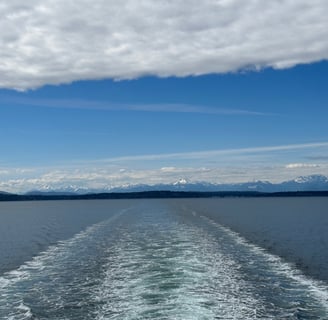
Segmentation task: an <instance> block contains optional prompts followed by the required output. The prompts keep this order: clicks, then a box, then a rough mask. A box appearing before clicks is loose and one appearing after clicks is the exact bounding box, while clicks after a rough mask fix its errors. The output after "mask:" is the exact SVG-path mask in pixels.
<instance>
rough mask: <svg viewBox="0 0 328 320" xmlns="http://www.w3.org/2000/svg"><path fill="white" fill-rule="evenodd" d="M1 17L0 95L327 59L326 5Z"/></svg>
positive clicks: (214, 5) (147, 5) (63, 8)
mask: <svg viewBox="0 0 328 320" xmlns="http://www.w3.org/2000/svg"><path fill="white" fill-rule="evenodd" d="M0 15H1V17H2V19H1V21H0V30H5V32H1V35H0V58H1V64H0V87H2V88H14V89H18V90H25V89H29V88H36V87H40V86H43V85H45V84H60V83H70V82H72V81H76V80H81V79H103V78H113V79H132V78H138V77H142V76H145V75H155V76H159V77H167V76H178V77H184V76H188V75H201V74H209V73H226V72H235V71H238V70H245V69H246V70H249V69H251V70H259V69H261V68H266V67H273V68H288V67H291V66H294V65H296V64H300V63H309V62H313V61H320V60H323V59H327V58H328V37H327V35H326V30H327V29H328V19H327V15H328V2H327V1H326V0H312V1H308V0H298V1H295V0H284V1H258V0H248V1H245V0H234V1H212V0H203V1H201V2H199V1H195V0H191V1H188V2H187V3H186V2H181V1H165V2H158V1H151V0H144V1H138V0H127V1H124V3H123V2H121V1H115V0H108V1H103V0H93V1H92V5H91V4H90V1H88V0H57V1H52V0H30V1H25V0H15V1H3V2H2V4H1V6H0ZM13 53H14V54H13Z"/></svg>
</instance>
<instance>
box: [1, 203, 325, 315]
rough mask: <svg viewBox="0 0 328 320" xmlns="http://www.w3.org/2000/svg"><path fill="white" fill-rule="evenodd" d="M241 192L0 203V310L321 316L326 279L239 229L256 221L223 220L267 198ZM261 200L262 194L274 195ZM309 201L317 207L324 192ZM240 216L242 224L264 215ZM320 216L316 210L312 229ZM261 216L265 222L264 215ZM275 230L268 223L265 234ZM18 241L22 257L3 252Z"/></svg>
mask: <svg viewBox="0 0 328 320" xmlns="http://www.w3.org/2000/svg"><path fill="white" fill-rule="evenodd" d="M248 200H249V201H250V202H247V201H245V199H207V200H205V199H197V200H196V199H191V200H182V199H181V200H131V201H126V200H124V201H111V200H105V201H67V202H65V201H63V202H60V201H58V202H34V203H32V202H31V203H12V204H9V203H0V225H1V228H2V231H5V230H6V231H5V232H4V233H3V234H2V233H1V234H0V238H1V239H7V240H6V244H5V245H4V244H3V241H1V244H0V246H1V247H0V248H1V251H0V252H1V257H4V256H6V257H7V259H6V261H5V262H3V261H4V260H2V259H1V263H0V265H1V266H2V270H3V271H2V274H1V276H0V318H1V319H61V320H62V319H99V320H100V319H328V286H327V281H325V280H324V279H320V278H319V277H317V278H315V277H313V276H311V275H310V274H307V273H306V272H304V270H301V269H300V268H298V265H297V264H295V263H290V262H288V260H287V259H285V258H281V257H279V256H278V255H277V254H275V253H273V252H272V251H270V250H267V249H264V248H263V247H261V246H259V245H258V239H259V238H260V237H253V239H254V241H249V240H248V239H249V237H248V236H247V232H246V231H249V234H253V233H254V230H255V229H256V227H254V226H253V227H249V226H248V224H247V223H245V224H243V228H244V232H240V231H238V232H236V231H234V230H237V229H238V226H237V224H234V221H237V220H238V221H239V223H241V224H242V221H243V219H246V218H240V219H236V217H237V216H238V215H239V216H241V217H244V215H245V211H247V210H248V209H252V210H253V211H254V210H255V211H256V210H260V209H261V208H265V207H266V206H265V202H264V203H263V202H261V201H260V202H256V204H254V202H252V201H251V200H253V201H257V199H248ZM262 200H263V201H265V200H268V201H269V202H267V205H272V203H271V202H270V201H272V200H273V199H262ZM298 200H299V199H289V201H290V202H291V203H292V201H298ZM230 201H232V202H230ZM311 201H312V200H309V202H306V201H305V204H303V205H302V207H304V205H305V206H306V204H307V203H308V204H309V208H312V211H311V215H312V214H313V202H311ZM316 201H318V202H319V203H320V204H318V203H317V209H318V210H319V208H321V209H320V210H321V211H322V210H323V211H324V210H325V206H324V205H326V204H327V200H326V199H321V200H320V199H317V200H316ZM320 201H321V202H320ZM275 205H276V209H277V211H279V210H280V211H281V210H282V209H283V208H286V205H287V208H288V210H287V211H288V214H285V216H283V215H282V218H281V221H280V223H281V224H283V225H284V224H285V222H286V221H288V219H289V218H288V217H289V215H293V214H294V216H295V215H296V216H297V214H298V213H297V212H294V213H293V212H291V210H290V208H291V205H290V204H289V205H288V203H286V202H284V201H282V202H281V201H279V200H278V199H277V202H276V203H275ZM279 205H280V208H279ZM26 206H27V209H24V208H25V207H26ZM237 207H239V208H240V210H239V213H238V212H237V211H236V210H235V209H236V208H237ZM224 208H225V210H223V209H224ZM229 208H230V210H231V212H235V213H234V215H235V216H234V217H235V218H231V216H232V214H231V215H228V216H229V217H230V218H229V219H231V221H230V222H231V224H230V226H229V225H228V222H229V219H227V216H225V214H224V213H222V212H223V211H224V212H227V211H229ZM232 208H234V209H232ZM241 209H243V210H241ZM221 210H223V211H221ZM24 211H25V213H24V215H22V212H24ZM215 212H216V213H215ZM247 214H248V213H247ZM8 215H10V216H11V217H12V218H11V219H9V218H8ZM253 215H254V213H253ZM266 215H268V217H270V214H269V213H266ZM23 216H24V226H25V228H24V226H23V224H20V221H22V219H23V218H22V217H23ZM248 216H249V218H248V220H251V219H253V225H258V224H259V225H264V224H265V223H264V222H263V221H262V220H261V222H260V223H258V221H257V220H256V219H255V218H254V216H252V214H251V213H250V214H249V215H248ZM32 217H33V219H32ZM15 219H16V220H17V221H16V223H15V221H14V220H15ZM234 219H235V220H234ZM221 220H224V223H223V222H222V221H221ZM246 220H247V219H246ZM248 220H247V221H248ZM309 220H311V219H309ZM323 222H324V221H317V225H318V229H317V230H320V227H321V226H322V224H323ZM16 225H17V226H19V231H20V232H16V231H15V226H16ZM268 225H269V226H270V225H271V228H272V229H276V227H275V224H273V223H272V221H270V219H269V221H268ZM45 226H46V227H45ZM310 227H311V228H312V229H313V228H314V224H311V225H310ZM304 228H305V227H304ZM24 229H26V232H22V230H24ZM268 229H270V227H268ZM282 229H284V228H282ZM291 229H293V228H291ZM305 229H306V228H305ZM312 229H311V230H312ZM312 232H315V231H313V230H312ZM278 233H279V234H281V235H282V234H283V232H282V231H279V232H273V231H272V234H274V235H275V237H276V238H277V234H278ZM10 234H11V238H12V242H8V238H10ZM307 236H308V234H306V233H305V234H304V237H305V238H306V237H307ZM281 237H282V236H281ZM322 237H323V238H325V237H327V233H325V234H323V235H322ZM282 238H283V237H282ZM256 239H257V240H256ZM308 240H309V239H308ZM36 241H38V242H39V246H35V245H33V243H35V242H36ZM275 241H276V240H275ZM313 241H316V238H315V239H314V240H313ZM281 243H283V241H282V242H281ZM324 243H325V242H324ZM9 245H10V246H11V248H9V247H8V246H9ZM29 246H31V247H32V249H29V250H26V248H28V247H29ZM281 246H282V244H279V243H278V245H277V247H278V248H280V247H281ZM288 246H289V243H287V244H286V247H288ZM22 248H23V249H24V250H22ZM321 248H322V243H321ZM326 249H327V248H326ZM279 250H280V249H279ZM279 250H278V251H279ZM7 251H11V252H12V253H11V255H8V253H5V252H7ZM23 251H24V252H25V255H23V257H24V258H23V261H22V257H19V258H17V257H16V258H14V257H15V255H18V256H20V255H21V253H22V252H23ZM326 252H328V251H327V250H326V251H323V252H322V263H324V262H327V254H326ZM297 256H298V259H302V257H301V256H300V255H298V254H297ZM304 256H305V257H306V254H305V255H304ZM8 260H11V261H8ZM9 266H11V267H10V268H9ZM323 278H324V277H323Z"/></svg>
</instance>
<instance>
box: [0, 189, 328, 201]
mask: <svg viewBox="0 0 328 320" xmlns="http://www.w3.org/2000/svg"><path fill="white" fill-rule="evenodd" d="M233 197H239V198H240V197H242V198H263V197H328V191H282V192H257V191H218V192H197V191H165V190H163V191H143V192H113V193H91V194H82V195H80V194H70V195H65V194H63V195H58V194H56V195H52V194H37V195H32V194H29V195H20V194H7V193H6V194H0V201H42V200H96V199H168V198H174V199H178V198H233Z"/></svg>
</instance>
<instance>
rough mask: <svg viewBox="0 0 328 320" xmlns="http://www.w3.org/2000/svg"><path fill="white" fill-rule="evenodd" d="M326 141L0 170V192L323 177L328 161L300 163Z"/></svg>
mask: <svg viewBox="0 0 328 320" xmlns="http://www.w3.org/2000/svg"><path fill="white" fill-rule="evenodd" d="M327 149H328V143H326V142H319V143H307V144H292V145H280V146H264V147H257V148H243V149H226V150H214V151H203V152H189V153H176V154H164V155H144V156H131V157H124V158H123V157H121V158H113V159H106V160H101V161H79V162H77V163H75V164H74V163H69V164H67V166H64V165H62V166H60V167H53V168H41V167H38V168H37V169H33V168H5V167H1V170H0V190H1V191H11V192H25V191H28V190H35V189H39V190H48V189H52V190H56V189H65V188H69V189H72V188H73V189H74V188H77V189H98V190H99V189H110V188H113V187H119V186H123V185H129V184H150V185H152V184H159V183H173V182H175V181H177V180H179V179H185V180H188V181H190V182H199V181H204V182H210V183H239V182H247V181H254V180H268V181H270V182H281V181H285V180H290V179H294V178H295V177H297V176H303V175H311V174H323V175H326V176H328V162H327V161H321V162H320V163H306V162H302V160H303V161H304V159H307V158H308V155H309V154H312V153H313V152H315V154H316V155H317V156H318V155H320V152H323V154H327Z"/></svg>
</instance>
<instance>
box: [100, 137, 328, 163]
mask: <svg viewBox="0 0 328 320" xmlns="http://www.w3.org/2000/svg"><path fill="white" fill-rule="evenodd" d="M327 147H328V142H315V143H303V144H287V145H279V146H263V147H250V148H236V149H221V150H209V151H196V152H180V153H166V154H149V155H135V156H125V157H116V158H108V159H102V160H98V161H99V162H121V161H154V160H163V159H173V160H179V159H206V158H213V157H219V156H231V155H249V154H264V153H270V152H279V151H294V150H302V149H317V148H327Z"/></svg>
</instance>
